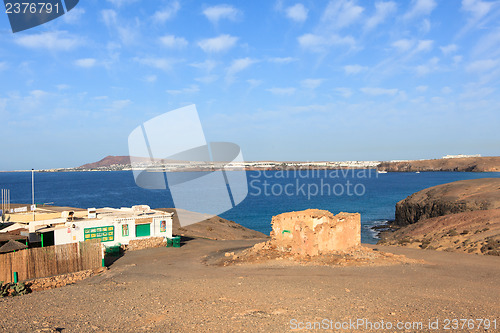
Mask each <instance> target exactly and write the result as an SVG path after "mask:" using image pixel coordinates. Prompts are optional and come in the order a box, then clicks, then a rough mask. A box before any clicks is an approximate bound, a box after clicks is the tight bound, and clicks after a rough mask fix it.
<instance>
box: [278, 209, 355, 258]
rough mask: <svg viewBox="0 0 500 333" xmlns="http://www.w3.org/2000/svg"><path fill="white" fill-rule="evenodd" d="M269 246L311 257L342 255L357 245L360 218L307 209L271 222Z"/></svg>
mask: <svg viewBox="0 0 500 333" xmlns="http://www.w3.org/2000/svg"><path fill="white" fill-rule="evenodd" d="M271 223H272V228H273V230H272V231H271V241H270V245H271V246H272V247H275V248H276V249H278V250H280V251H288V252H292V253H294V254H299V255H310V256H315V255H319V254H326V253H331V252H336V251H343V250H347V249H350V248H352V247H355V246H359V245H360V244H361V216H360V215H359V214H358V213H339V214H337V215H333V214H332V213H330V212H329V211H326V210H319V209H307V210H304V211H300V212H290V213H283V214H280V215H277V216H274V217H273V219H272V222H271Z"/></svg>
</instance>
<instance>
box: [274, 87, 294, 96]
mask: <svg viewBox="0 0 500 333" xmlns="http://www.w3.org/2000/svg"><path fill="white" fill-rule="evenodd" d="M295 90H296V89H295V88H292V87H290V88H269V89H267V91H269V92H270V93H271V94H273V95H293V94H294V93H295Z"/></svg>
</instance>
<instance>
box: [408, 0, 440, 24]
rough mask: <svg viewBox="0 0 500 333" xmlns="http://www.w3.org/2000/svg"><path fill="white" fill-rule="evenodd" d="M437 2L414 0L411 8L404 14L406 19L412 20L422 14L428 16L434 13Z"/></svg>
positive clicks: (432, 0)
mask: <svg viewBox="0 0 500 333" xmlns="http://www.w3.org/2000/svg"><path fill="white" fill-rule="evenodd" d="M436 6H437V4H436V2H435V1H434V0H413V1H412V6H411V8H410V10H408V11H407V12H406V14H405V15H404V16H403V18H404V19H406V20H410V19H414V18H417V17H420V16H426V15H429V14H430V13H432V11H433V10H434V8H436Z"/></svg>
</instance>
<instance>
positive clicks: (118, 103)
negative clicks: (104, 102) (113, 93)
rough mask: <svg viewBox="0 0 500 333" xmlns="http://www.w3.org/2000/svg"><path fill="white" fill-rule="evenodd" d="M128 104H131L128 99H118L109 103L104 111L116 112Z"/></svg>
mask: <svg viewBox="0 0 500 333" xmlns="http://www.w3.org/2000/svg"><path fill="white" fill-rule="evenodd" d="M130 104H132V101H131V100H130V99H119V100H115V101H113V102H111V104H110V105H109V106H108V107H107V108H106V109H105V110H106V111H108V112H116V111H120V110H122V109H124V108H126V107H127V106H129V105H130Z"/></svg>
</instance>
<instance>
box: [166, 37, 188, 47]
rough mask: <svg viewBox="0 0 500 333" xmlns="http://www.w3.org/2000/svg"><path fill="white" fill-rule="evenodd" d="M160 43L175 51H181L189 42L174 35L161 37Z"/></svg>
mask: <svg viewBox="0 0 500 333" xmlns="http://www.w3.org/2000/svg"><path fill="white" fill-rule="evenodd" d="M160 42H161V44H162V45H163V46H165V47H168V48H173V49H181V48H184V47H186V46H187V45H188V41H187V40H186V39H185V38H183V37H176V36H174V35H165V36H163V37H160Z"/></svg>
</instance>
